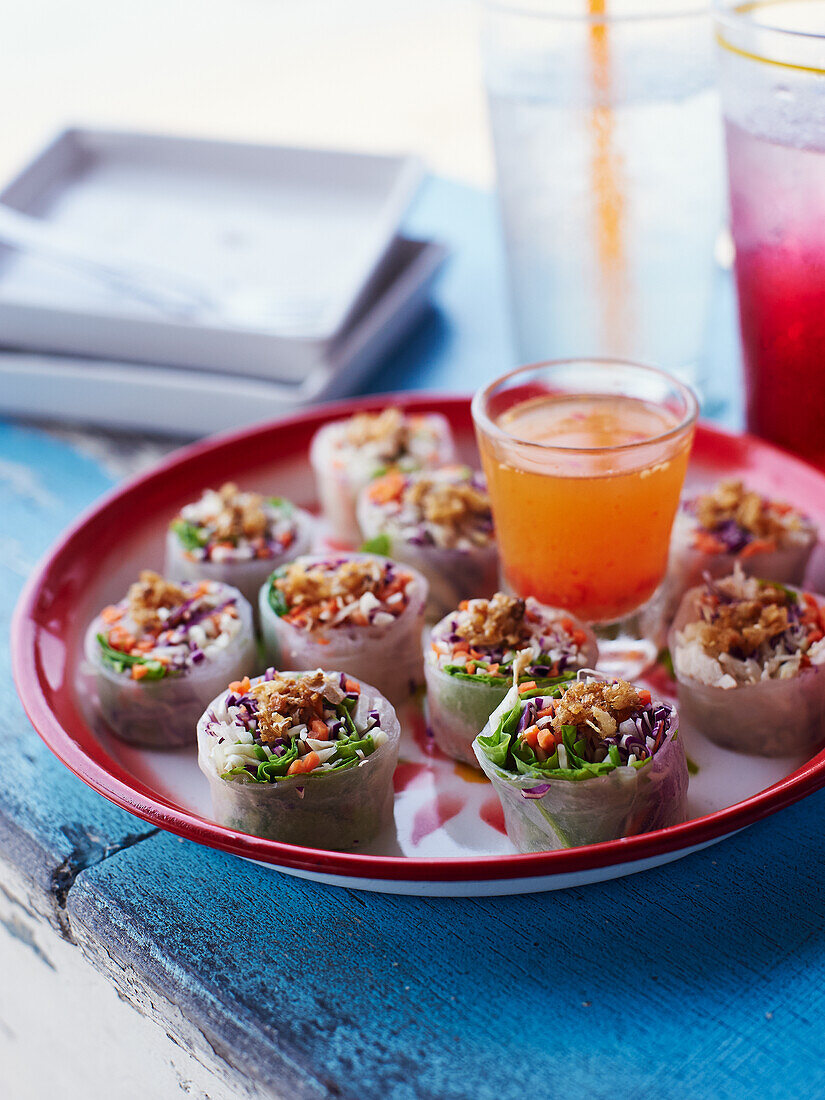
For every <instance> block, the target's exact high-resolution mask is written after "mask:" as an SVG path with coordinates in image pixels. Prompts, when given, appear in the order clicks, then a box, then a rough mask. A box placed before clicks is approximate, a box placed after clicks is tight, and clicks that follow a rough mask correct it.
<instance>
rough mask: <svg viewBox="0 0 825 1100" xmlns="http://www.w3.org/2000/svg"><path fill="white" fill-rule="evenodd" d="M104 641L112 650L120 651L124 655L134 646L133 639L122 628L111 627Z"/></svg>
mask: <svg viewBox="0 0 825 1100" xmlns="http://www.w3.org/2000/svg"><path fill="white" fill-rule="evenodd" d="M106 641H107V642H108V643H109V645H110V646H111V647H112V649H120V650H122V651H123V652H124V653H128V652H129V650H130V649H132V648H133V646H134V644H135V639H134V637H133V636H132V635H131V634H130V633H129V631H128V630H126V629H125V628H124V627H122V626H113V627H112V629H111V630H110V631H109V634H108V637H107V638H106Z"/></svg>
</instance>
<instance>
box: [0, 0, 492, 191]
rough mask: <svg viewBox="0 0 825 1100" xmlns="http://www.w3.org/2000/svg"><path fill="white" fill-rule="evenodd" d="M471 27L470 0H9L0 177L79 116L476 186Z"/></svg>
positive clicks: (480, 161)
mask: <svg viewBox="0 0 825 1100" xmlns="http://www.w3.org/2000/svg"><path fill="white" fill-rule="evenodd" d="M477 22H478V12H477V8H476V5H475V3H474V2H473V0H141V2H140V3H135V2H134V0H71V3H67V2H66V0H6V2H5V3H4V4H3V15H2V19H0V26H1V27H2V38H3V50H2V55H3V64H2V65H1V66H0V102H2V103H4V104H5V105H6V108H7V109H6V110H5V111H4V113H3V114H4V127H3V142H2V145H0V178H4V177H7V176H9V175H10V174H11V173H12V172H13V171H14V170H15V169H16V167H17V166H18V165H19V164H21V163H23V162H24V161H25V160H26V159H27V158H28V156H29V155H30V154H31V153H32V152H33V151H34V150H35V149H36V148H38V147H39V146H40V145H42V143H43V141H44V140H45V139H46V138H47V137H49V136H50V135H51V134H53V133H54V132H55V131H57V130H58V129H60V128H61V127H63V126H65V125H67V124H71V123H82V124H85V125H95V126H101V127H112V128H137V129H143V130H150V131H159V132H169V133H180V134H186V133H191V134H196V135H204V136H214V137H222V138H236V139H239V140H250V141H266V142H275V143H293V144H299V145H320V146H328V147H335V148H343V149H363V150H366V151H378V152H397V151H401V152H411V153H417V154H419V155H420V156H422V157H423V158H424V159H425V161H426V162H427V164H428V166H429V167H430V168H431V169H432V170H433V171H434V172H436V173H438V174H440V175H445V176H451V177H453V178H456V179H460V180H463V181H466V182H469V183H476V184H482V185H483V184H489V183H490V181H491V178H492V161H491V155H490V147H489V142H488V138H487V129H486V115H485V105H484V97H483V93H482V78H481V70H480V61H479V50H478V28H477ZM11 105H13V109H9V108H10V106H11Z"/></svg>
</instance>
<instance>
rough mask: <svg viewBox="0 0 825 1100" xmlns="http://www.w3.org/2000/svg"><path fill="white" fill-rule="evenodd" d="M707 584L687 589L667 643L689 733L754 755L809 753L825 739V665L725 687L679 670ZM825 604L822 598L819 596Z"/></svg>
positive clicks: (683, 719) (682, 713) (819, 600)
mask: <svg viewBox="0 0 825 1100" xmlns="http://www.w3.org/2000/svg"><path fill="white" fill-rule="evenodd" d="M701 593H702V587H699V588H693V589H691V590H690V591H689V592H687V593H686V594H685V596H684V598H683V600H682V602H681V604H680V606H679V610H678V612H677V615H676V618H675V619H674V621H673V626H672V627H671V630H670V635H669V638H668V642H669V645H670V651H671V654H672V656H673V666H674V671H675V673H676V682H677V684H678V691H679V713H680V714H681V716H682V721H683V723H684V725H685V728H686V729H687V731H688V734H689V733H690V731H691V730H695V731H696V732H698V733H702V734H704V736H705V737H707V738H708V740H709V741H713V743H714V744H716V745H719V746H720V747H721V748H723V749H729V750H731V751H732V752H741V753H749V754H750V755H752V756H798V755H800V754H802V755H810V754H811V753H812V752H813V750H814V749H816V748H817V747H818V746H820V745H821V744H822V743H823V742H825V667H823V666H822V665H812V666H811V667H810V668H803V669H802V670H801V671H800V673H799V675H798V676H794V677H792V678H791V679H788V680H760V681H759V682H758V683H756V684H742V685H740V686H739V687H732V688H722V687H715V686H712V685H710V684H703V683H702V682H701V681H699V680H696V679H694V678H693V677H691V676H688V675H685V673H684V672H683V671H682V672H680V670H679V658H678V650H679V645H678V643H677V640H676V638H677V635H678V634H679V633H680V632H681V631H682V630H683V629H684V628H685V626H686V625H687V624H688V623H689V622H693V621H695V620H696V619H697V618H698V616H699V610H698V607H699V599H700V597H701ZM817 599H818V602H819V603H820V605H821V604H822V603H823V601H822V600H821V599H819V597H817Z"/></svg>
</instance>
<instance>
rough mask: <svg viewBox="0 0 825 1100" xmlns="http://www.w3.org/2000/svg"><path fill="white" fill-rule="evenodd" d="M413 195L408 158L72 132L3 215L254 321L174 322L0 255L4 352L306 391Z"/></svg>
mask: <svg viewBox="0 0 825 1100" xmlns="http://www.w3.org/2000/svg"><path fill="white" fill-rule="evenodd" d="M420 179H421V168H420V165H419V163H418V162H417V161H416V160H415V159H413V158H410V157H400V156H399V157H391V156H374V155H366V154H353V153H340V152H332V151H321V150H309V149H292V148H283V147H276V146H264V145H248V144H237V143H232V142H222V141H207V140H198V139H193V138H176V137H165V136H157V135H149V134H130V133H116V132H105V131H97V130H81V129H73V130H66V131H65V132H63V133H62V134H60V135H59V136H58V137H57V138H56V139H55V141H54V142H52V144H51V145H49V146H48V147H47V148H46V149H45V150H44V151H43V152H42V153H41V154H39V155H38V156H37V157H36V158H35V159H34V160H33V161H32V162H31V163H30V164H29V165H28V166H27V167H26V168H24V169H23V171H22V172H21V173H20V174H19V175H18V176H17V177H16V178H15V179H14V180H13V181H12V182H11V183H10V184H8V185H7V186H6V187H5V188H4V190H3V191H2V192H0V201H2V202H5V203H7V204H8V205H10V206H13V207H15V208H16V209H18V210H21V211H23V212H25V213H27V214H30V215H33V216H36V217H38V218H42V219H44V220H45V221H48V222H49V223H51V224H53V225H54V226H55V228H56V229H57V230H59V231H61V232H63V233H67V234H71V235H72V236H73V237H75V238H80V239H83V240H87V241H88V242H89V243H90V244H94V245H97V246H98V247H99V248H100V249H101V250H103V249H105V250H107V251H108V252H111V253H114V254H115V255H117V256H123V257H124V258H128V259H132V260H133V261H135V262H136V263H143V264H150V265H155V266H157V267H163V268H167V269H169V270H170V271H172V272H177V273H179V274H180V275H182V276H187V277H188V278H190V279H195V280H198V281H201V282H202V283H203V284H204V285H205V286H206V288H207V289H208V290H209V291H210V292H211V293H212V294H213V295H214V296H216V297H218V298H221V297H222V296H227V295H233V294H234V295H236V296H237V295H238V294H239V293H240V294H242V293H244V292H245V291H246V290H247V288H248V290H249V292H250V295H251V297H252V299H253V301H254V302H255V305H254V308H253V309H252V310H251V312H250V317H249V318H248V319H245V320H244V322H243V323H239V322H238V321H237V320H234V321H233V323H232V325H231V326H230V325H228V324H225V323H223V322H210V323H209V324H208V325H207V324H193V323H186V322H181V321H177V320H171V319H167V318H164V317H163V316H162V315H160V314H157V313H154V312H153V311H152V309H151V308H150V307H149V306H147V305H143V304H142V303H140V302H136V301H133V300H131V299H130V298H127V297H126V296H125V295H124V294H123V293H122V292H119V291H118V290H117V289H116V288H115V287H109V286H105V285H101V284H98V283H96V282H94V281H92V280H91V279H87V278H85V277H83V276H79V275H78V274H77V273H75V272H74V271H72V270H67V269H64V268H61V267H60V266H58V265H56V264H54V263H53V262H51V261H48V260H45V259H42V258H37V257H34V256H27V255H25V254H21V253H17V252H15V251H13V250H11V249H7V248H3V247H2V246H0V334H2V340H3V343H4V344H5V345H6V346H11V345H15V346H17V347H22V348H28V349H33V350H39V351H55V352H63V353H68V354H76V355H94V356H111V357H116V358H119V359H129V360H134V361H138V362H155V363H162V364H166V365H170V366H178V367H194V368H203V367H207V368H211V369H214V370H237V371H239V372H240V373H244V374H247V375H257V376H259V377H264V378H277V379H284V380H290V381H300V380H301V379H303V378H304V377H305V376H306V374H307V373H308V371H309V370H310V369H311V368H312V365H313V364H314V363H317V362H318V359H319V356H321V355H323V354H325V353H327V352H328V350H329V347H330V345H331V343H332V341H333V338H334V337H336V336H339V335H340V334H341V333H342V332H344V331H345V330H346V328H347V326H348V324H349V323H350V322H351V321H352V319H353V317H354V315H355V313H356V312H357V310H358V309H359V307H360V306H362V305H363V301H364V295H365V293H366V291H367V288H368V285H369V282H370V278H371V276H372V275H373V273H374V272H375V270H376V268H377V267H378V266H379V264H380V261H381V260H382V257H384V255H385V254H386V251H387V249H388V247H389V245H390V243H391V241H392V239H393V237H394V236H395V233H396V230H397V228H398V224H399V222H400V220H401V217H402V216H403V214H404V211H405V210H406V208H407V206H408V204H409V202H410V200H411V198H412V196H413V195H414V193H415V191H416V189H417V187H418V184H419V182H420Z"/></svg>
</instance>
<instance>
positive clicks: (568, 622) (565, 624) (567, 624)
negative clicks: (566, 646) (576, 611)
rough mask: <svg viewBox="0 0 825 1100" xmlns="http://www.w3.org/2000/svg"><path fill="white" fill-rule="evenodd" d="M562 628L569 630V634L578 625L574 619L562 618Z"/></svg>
mask: <svg viewBox="0 0 825 1100" xmlns="http://www.w3.org/2000/svg"><path fill="white" fill-rule="evenodd" d="M561 628H562V630H565V631H567V633H568V634H572V633H573V631H574V630H575V629H576V626H575V623H574V622H573V620H572V619H562V620H561Z"/></svg>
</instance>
